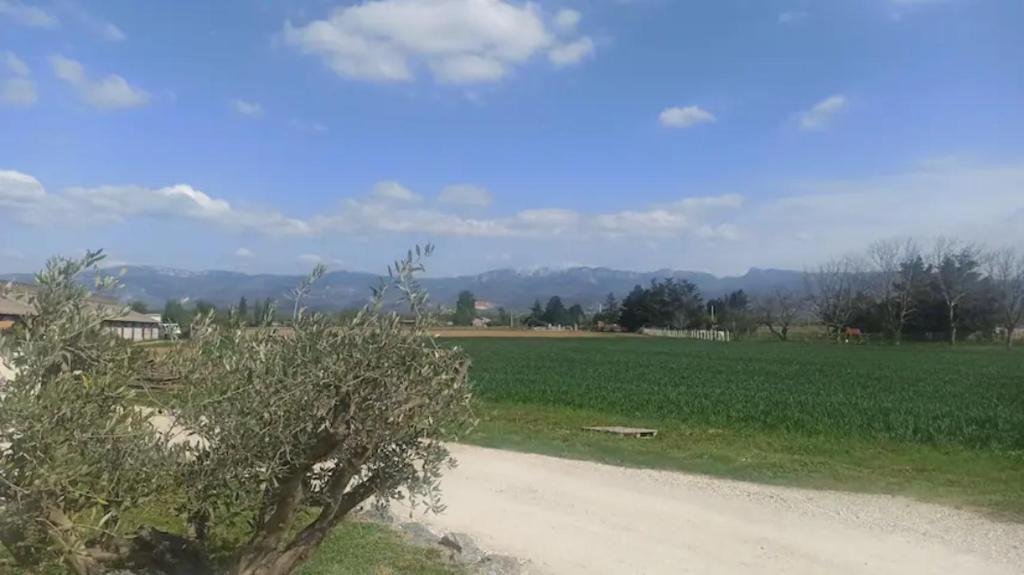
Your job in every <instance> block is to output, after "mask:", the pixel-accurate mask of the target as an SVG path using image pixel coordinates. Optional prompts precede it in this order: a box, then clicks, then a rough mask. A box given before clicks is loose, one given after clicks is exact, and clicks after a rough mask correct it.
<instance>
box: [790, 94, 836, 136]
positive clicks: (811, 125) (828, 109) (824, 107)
mask: <svg viewBox="0 0 1024 575" xmlns="http://www.w3.org/2000/svg"><path fill="white" fill-rule="evenodd" d="M846 106H847V101H846V96H843V95H842V94H836V95H835V96H829V97H828V98H825V99H824V100H822V101H820V102H818V103H817V104H815V105H814V107H813V108H811V109H810V110H807V111H805V112H802V113H801V114H800V129H801V130H804V131H806V132H815V131H822V130H826V129H828V127H829V125H830V124H831V123H832V120H833V119H834V118H835V116H836V115H837V114H839V113H840V112H842V111H843V110H845V109H846Z"/></svg>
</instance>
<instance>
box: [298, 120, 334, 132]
mask: <svg viewBox="0 0 1024 575" xmlns="http://www.w3.org/2000/svg"><path fill="white" fill-rule="evenodd" d="M288 127H289V128H293V129H295V130H299V131H302V132H319V133H323V132H326V131H327V126H326V125H325V124H322V123H320V122H307V121H304V120H300V119H298V118H291V119H289V120H288Z"/></svg>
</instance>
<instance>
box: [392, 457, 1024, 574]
mask: <svg viewBox="0 0 1024 575" xmlns="http://www.w3.org/2000/svg"><path fill="white" fill-rule="evenodd" d="M451 447H452V452H453V453H454V455H455V456H456V457H457V458H458V460H459V467H458V468H457V469H455V470H454V471H451V472H449V473H448V474H447V475H446V476H445V478H444V480H443V481H442V488H443V489H444V501H445V503H446V505H447V507H448V509H447V511H446V512H445V513H443V514H442V515H439V516H432V515H426V516H423V515H421V514H420V513H418V512H417V513H415V514H414V515H413V518H414V519H415V520H416V521H419V522H422V523H425V524H427V525H428V526H430V528H431V529H433V530H435V531H439V532H444V531H455V532H464V533H468V534H469V535H471V536H473V538H474V539H476V541H477V542H478V543H479V544H480V545H481V547H483V548H484V549H486V550H487V551H490V552H493V553H502V554H507V555H512V556H515V557H519V558H523V559H528V560H530V561H531V563H532V568H533V569H534V570H535V571H536V572H538V573H557V574H568V575H572V574H581V575H582V574H586V575H596V574H601V573H609V574H612V573H614V574H617V575H620V574H658V573H672V574H681V573H700V574H733V573H760V574H772V573H780V574H781V573H785V574H788V575H796V574H805V573H806V574H815V575H819V574H838V575H842V574H872V575H877V574H882V573H893V574H900V575H913V574H925V573H927V574H931V573H942V574H961V573H972V574H973V573H977V574H985V575H999V574H1010V573H1024V525H1019V524H1009V523H999V522H995V521H991V520H989V519H986V518H984V517H982V516H980V515H977V514H974V513H970V512H965V511H957V510H953V509H948V508H945V507H941V506H937V505H929V504H923V503H918V502H914V501H910V500H907V499H903V498H898V497H889V496H876V495H859V494H848V493H839V492H829V491H809V490H803V489H791V488H782V487H771V486H763V485H756V484H749V483H742V482H737V481H728V480H721V479H713V478H709V477H704V476H699V475H688V474H683V473H673V472H664V471H652V470H642V469H627V468H621V467H614V466H608V465H600V464H596V463H589V462H582V461H571V460H565V459H557V458H553V457H544V456H539V455H529V454H521V453H514V452H509V451H499V450H493V449H483V448H479V447H470V446H463V445H453V446H451ZM395 511H396V512H397V514H399V515H405V514H406V513H408V512H407V510H400V509H397V508H396V509H395Z"/></svg>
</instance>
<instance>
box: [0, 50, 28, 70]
mask: <svg viewBox="0 0 1024 575" xmlns="http://www.w3.org/2000/svg"><path fill="white" fill-rule="evenodd" d="M0 61H2V62H3V65H4V68H6V69H7V73H8V74H11V75H13V76H28V75H29V74H30V73H31V70H29V68H28V64H26V63H25V61H24V60H22V59H21V58H19V57H18V56H17V54H15V53H14V52H10V51H7V52H2V53H0Z"/></svg>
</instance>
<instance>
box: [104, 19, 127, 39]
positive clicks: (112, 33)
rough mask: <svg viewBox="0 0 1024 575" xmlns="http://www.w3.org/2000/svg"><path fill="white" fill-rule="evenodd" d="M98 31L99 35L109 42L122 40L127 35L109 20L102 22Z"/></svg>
mask: <svg viewBox="0 0 1024 575" xmlns="http://www.w3.org/2000/svg"><path fill="white" fill-rule="evenodd" d="M98 32H99V34H100V36H102V37H103V38H104V39H106V40H109V41H111V42H123V41H124V40H125V39H126V38H127V36H125V35H124V32H122V31H121V29H120V28H118V27H117V26H115V25H114V24H112V23H110V22H104V23H102V24H101V25H100V27H99V29H98Z"/></svg>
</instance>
